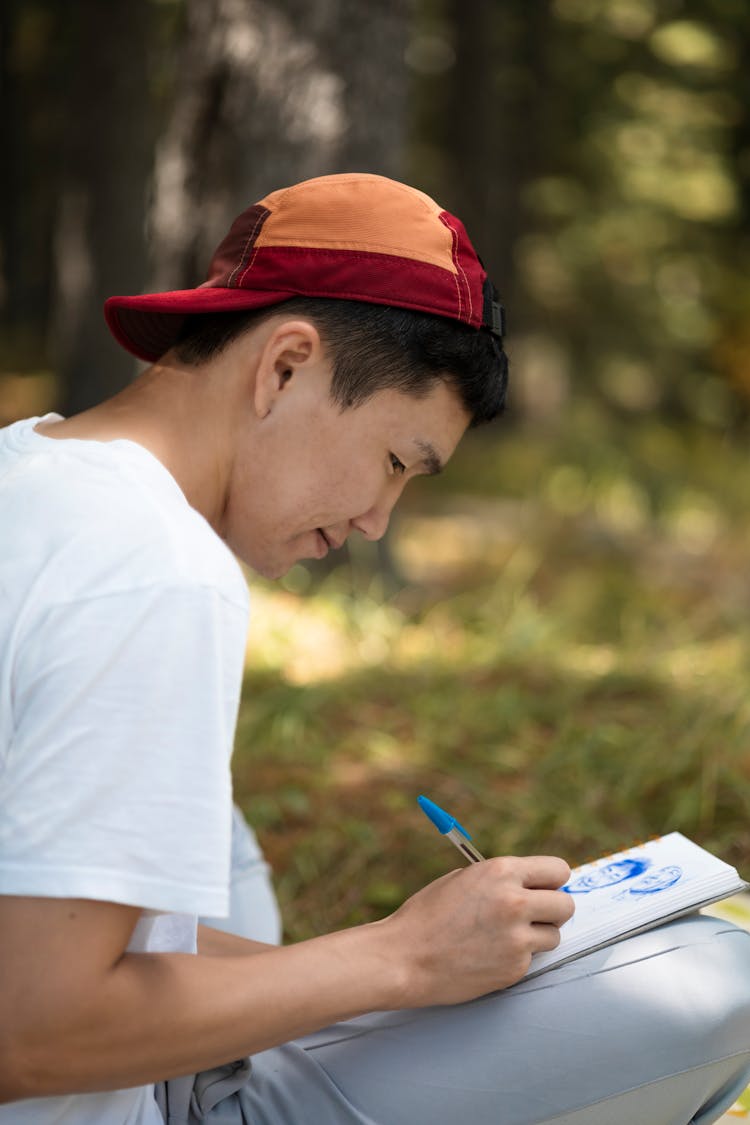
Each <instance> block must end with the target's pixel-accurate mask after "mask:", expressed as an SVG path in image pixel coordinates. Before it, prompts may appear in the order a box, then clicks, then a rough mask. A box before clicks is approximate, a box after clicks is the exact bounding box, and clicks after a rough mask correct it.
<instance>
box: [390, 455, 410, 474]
mask: <svg viewBox="0 0 750 1125" xmlns="http://www.w3.org/2000/svg"><path fill="white" fill-rule="evenodd" d="M390 458H391V467H392V469H393V471H394V473H399V474H401V473H405V472H406V465H405V464H404V463H403V461H399V459H398V457H397V456H396V454H395V453H391V454H390Z"/></svg>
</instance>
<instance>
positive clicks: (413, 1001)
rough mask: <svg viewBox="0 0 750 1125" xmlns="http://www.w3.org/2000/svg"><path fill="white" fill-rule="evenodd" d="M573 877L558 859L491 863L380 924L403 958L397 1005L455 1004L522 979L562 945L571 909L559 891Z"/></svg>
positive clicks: (444, 883)
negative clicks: (539, 957) (542, 955)
mask: <svg viewBox="0 0 750 1125" xmlns="http://www.w3.org/2000/svg"><path fill="white" fill-rule="evenodd" d="M569 875H570V868H569V867H568V865H567V863H566V862H565V861H564V860H562V859H558V858H556V857H554V856H528V857H525V858H518V857H515V856H508V857H504V858H498V859H488V860H485V861H483V862H482V863H476V864H472V865H471V866H470V867H466V868H463V869H461V870H459V871H452V872H450V874H448V875H444V876H443V877H442V878H440V879H437V880H436V881H435V882H434V883H430V884H429V885H428V886H427V887H425V888H424V889H423V890H421V891H419V892H418V893H417V894H415V895H414V896H413V897H412V898H410V899H408V900H407V901H406V902H405V903H404V904H403V906H401V907H399V909H398V910H397V911H396V912H395V913H394V914H392V915H391V916H390V917H389V918H387V919H385V920H384V922H382V923H376V925H380V926H383V927H385V928H386V929H388V930H389V931H390V937H389V941H390V942H391V943H392V944H391V949H392V950H393V952H394V954H395V955H396V956H399V957H401V958H402V959H403V966H404V974H403V986H402V989H403V990H402V995H401V996H400V997H399V998H398V1000H397V1002H396V1003H395V1004H394V1007H396V1006H398V1007H421V1006H423V1005H427V1004H455V1003H458V1002H460V1001H463V1000H471V999H473V998H474V997H476V996H481V995H484V994H485V993H487V992H493V991H495V990H497V989H501V988H507V987H508V986H509V985H511V984H514V983H515V982H516V981H518V980H520V979H521V978H522V977H523V976H524V975H525V974H526V972H527V971H528V968H529V964H530V961H531V956H532V954H533V953H537V952H541V951H542V950H550V949H555V948H556V947H557V945H558V944H559V942H560V926H561V925H562V924H563V923H564V922H567V920H568V919H569V918H570V917H571V916H572V914H573V910H574V904H573V899H572V897H571V896H570V895H569V894H567V893H566V892H564V891H560V890H559V889H558V888H559V887H561V886H562V885H563V884H564V883H565V882H566V881H567V879H568V877H569Z"/></svg>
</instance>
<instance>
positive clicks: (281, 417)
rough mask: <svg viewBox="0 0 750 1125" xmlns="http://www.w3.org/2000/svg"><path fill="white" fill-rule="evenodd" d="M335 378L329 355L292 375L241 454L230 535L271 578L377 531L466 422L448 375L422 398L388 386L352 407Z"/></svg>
mask: <svg viewBox="0 0 750 1125" xmlns="http://www.w3.org/2000/svg"><path fill="white" fill-rule="evenodd" d="M329 387H330V366H329V365H328V363H327V362H322V363H321V364H320V365H319V366H318V367H317V368H316V369H314V370H312V371H310V370H308V371H306V372H305V374H304V375H302V376H300V375H295V376H293V377H292V379H291V380H290V381H289V384H288V386H287V387H285V388H284V390H283V391H282V393H281V394H280V395H279V397H278V401H277V402H276V403H275V405H274V408H273V410H272V411H271V412H270V413H269V415H268V417H266V418H264V419H263V420H262V421H261V423H260V426H259V429H258V433H257V436H256V440H255V441H253V442H252V443H248V444H247V446H246V447H245V448H243V449H241V450H240V451H238V455H237V457H236V458H235V468H234V472H233V475H232V480H231V485H230V490H229V502H228V505H227V510H226V513H225V521H224V536H225V538H226V540H227V542H228V544H229V546H230V547H232V549H233V550H234V551H235V552H236V553H237V554H238V555H239V557H240V558H241V559H243V560H244V561H245V562H247V563H248V565H249V566H251V567H252V568H253V569H254V570H255V571H257V572H258V573H259V574H262V575H264V576H265V577H267V578H278V577H280V576H281V575H283V574H285V573H286V572H287V571H288V570H289V568H290V567H291V566H293V565H294V563H295V562H298V561H299V560H300V559H309V558H324V557H325V556H326V555H327V554H328V551H329V550H331V549H335V548H338V547H340V546H342V544H343V543H344V542H345V541H346V539H347V538H348V536H349V535H350V534H351V533H352V532H353V531H359V532H360V533H361V534H363V535H364V536H365V538H366V539H379V538H380V537H381V536H382V535H383V534H384V533H385V531H386V528H387V526H388V520H389V517H390V514H391V511H392V509H393V507H394V505H395V503H396V501H397V500H398V498H399V496H400V495H401V493H402V491H403V489H404V486H405V484H406V483H407V482H408V481H409V480H410V479H411V478H412V477H414V476H417V475H419V474H424V473H430V472H435V471H437V470H438V469H439V468H440V467H441V466H442V465H444V464H445V462H446V461H447V460H448V458H449V457H450V456H451V454H452V453H453V451H454V449H455V447H456V445H457V444H458V442H459V440H460V438H461V436H462V435H463V433H464V431H465V430H466V427H467V425H468V421H469V419H468V416H467V414H466V413H465V411H464V409H463V406H462V405H461V403H460V401H459V399H458V397H457V395H456V394H455V393H454V391H453V390H451V389H450V387H449V386H448V385H446V384H445V383H442V382H440V383H436V384H435V386H434V388H433V389H432V390H431V392H430V393H429V394H428V395H427V396H426V397H424V398H420V399H417V398H414V397H412V396H410V395H407V394H404V393H402V392H399V391H394V390H384V391H379V392H377V393H376V394H375V395H373V396H372V398H370V399H368V400H367V401H366V402H365V403H363V404H362V405H360V406H357V407H353V408H350V409H346V410H341V409H340V407H339V406H338V405H337V404H335V403H333V402H332V401H331V399H330V394H329Z"/></svg>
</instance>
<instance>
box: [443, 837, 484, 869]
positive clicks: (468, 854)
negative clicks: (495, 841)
mask: <svg viewBox="0 0 750 1125" xmlns="http://www.w3.org/2000/svg"><path fill="white" fill-rule="evenodd" d="M445 835H446V836H447V837H448V839H449V840H450V842H451V843H452V844H455V845H456V847H457V848H458V850H459V851H460V852H461V854H462V855H463V856H464V857H465V858H466V859H468V860H469V862H470V863H481V862H482V860H483V859H484V856H483V855H482V853H481V852H480V851H478V850H477V849H476V848H475V847H474V845H473V844H472V842H471V840H467V839H466V837H465V836H464V835H463V834H462V833H461V832H459V831H458V829H457V828H451V830H450V831H449V832H446V833H445Z"/></svg>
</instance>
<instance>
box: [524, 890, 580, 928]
mask: <svg viewBox="0 0 750 1125" xmlns="http://www.w3.org/2000/svg"><path fill="white" fill-rule="evenodd" d="M574 910H575V903H574V901H573V896H572V895H569V894H566V893H565V892H564V891H534V894H533V895H529V911H530V914H531V921H532V922H548V923H550V924H551V925H553V926H562V925H563V924H564V923H565V922H567V921H568V919H569V918H572V916H573V912H574Z"/></svg>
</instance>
